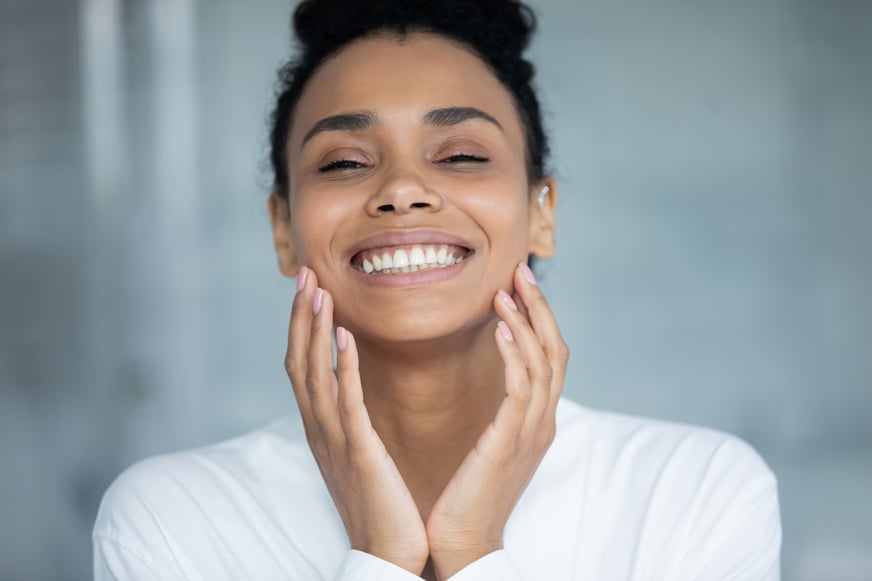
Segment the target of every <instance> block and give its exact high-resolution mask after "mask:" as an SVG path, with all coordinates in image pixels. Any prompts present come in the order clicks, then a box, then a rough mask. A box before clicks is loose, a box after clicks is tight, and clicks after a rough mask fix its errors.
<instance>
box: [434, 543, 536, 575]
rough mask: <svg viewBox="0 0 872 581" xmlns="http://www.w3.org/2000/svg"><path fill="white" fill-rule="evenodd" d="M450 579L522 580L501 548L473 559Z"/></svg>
mask: <svg viewBox="0 0 872 581" xmlns="http://www.w3.org/2000/svg"><path fill="white" fill-rule="evenodd" d="M448 581H521V576H520V574H519V573H518V571H517V569H515V566H514V565H513V564H512V562H511V561H510V560H509V557H508V555H507V554H506V551H505V550H504V549H501V550H499V551H494V552H493V553H489V554H487V555H485V556H484V557H482V558H481V559H478V560H477V561H473V562H472V563H470V564H469V565H467V566H466V567H464V568H463V569H461V570H460V571H458V572H457V573H455V574H454V575H453V576H451V577H450V578H449V579H448Z"/></svg>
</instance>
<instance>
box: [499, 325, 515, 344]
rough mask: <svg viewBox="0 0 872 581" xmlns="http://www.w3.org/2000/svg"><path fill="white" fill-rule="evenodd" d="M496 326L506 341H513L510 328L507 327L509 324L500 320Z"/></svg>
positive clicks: (513, 337)
mask: <svg viewBox="0 0 872 581" xmlns="http://www.w3.org/2000/svg"><path fill="white" fill-rule="evenodd" d="M497 328H498V329H499V330H500V333H501V334H502V336H503V339H505V340H506V341H514V340H515V336H514V335H512V330H511V329H509V326H508V325H506V322H505V321H500V322H499V323H497Z"/></svg>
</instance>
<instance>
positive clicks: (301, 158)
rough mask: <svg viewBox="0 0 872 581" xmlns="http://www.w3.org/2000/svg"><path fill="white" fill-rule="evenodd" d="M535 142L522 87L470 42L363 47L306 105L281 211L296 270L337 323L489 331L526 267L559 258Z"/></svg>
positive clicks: (283, 249) (346, 55)
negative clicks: (518, 269) (514, 94)
mask: <svg viewBox="0 0 872 581" xmlns="http://www.w3.org/2000/svg"><path fill="white" fill-rule="evenodd" d="M525 151H526V150H525V143H524V133H523V130H522V127H521V121H520V118H519V116H518V113H517V110H516V109H515V107H514V105H513V102H512V99H511V96H510V94H509V93H508V91H507V90H506V89H505V88H504V87H503V86H502V84H501V83H500V82H499V80H498V79H497V78H496V77H495V76H494V75H493V73H492V72H491V71H490V70H489V69H488V68H487V67H486V66H485V64H484V63H483V62H482V61H481V60H480V59H479V58H478V57H477V56H475V55H474V54H473V53H472V52H470V51H469V50H467V49H466V48H464V47H463V46H462V45H460V44H458V43H455V42H452V41H450V40H447V39H445V38H443V37H439V36H435V35H430V34H423V33H415V34H410V35H408V36H406V37H404V38H403V39H399V38H396V37H393V36H376V37H370V38H366V39H362V40H358V41H356V42H354V43H352V44H351V45H349V46H348V47H346V48H345V49H343V50H342V51H341V52H340V53H338V55H337V56H336V57H335V58H333V59H331V60H328V61H326V62H325V63H323V64H322V65H321V67H320V68H319V69H318V70H317V71H316V72H315V74H314V75H313V76H312V78H311V79H310V80H309V82H308V83H307V85H306V88H305V90H304V92H303V94H302V96H301V98H300V101H299V103H298V104H297V107H296V110H295V114H294V117H293V123H292V129H291V134H290V136H289V138H288V167H289V174H290V191H289V208H285V207H283V205H284V203H283V201H282V200H281V199H280V198H278V197H277V196H273V198H272V199H271V206H270V207H271V213H272V217H273V228H274V231H275V240H276V249H277V252H278V254H279V263H280V265H281V267H282V270H283V272H284V273H285V274H287V275H289V276H291V275H293V274H295V272H296V269H297V267H298V265H305V266H307V267H309V268H311V269H312V270H314V271H315V273H316V274H317V275H318V278H319V281H320V285H321V286H322V287H324V288H325V289H327V290H329V291H330V292H331V294H332V295H333V297H334V301H335V305H336V313H335V320H336V322H337V324H341V325H344V326H346V327H348V328H349V329H350V330H351V331H352V332H354V333H355V335H357V336H358V337H360V338H362V339H367V338H369V339H377V340H383V341H399V340H402V341H410V340H424V339H434V338H439V337H445V336H450V335H451V334H453V333H457V332H463V331H464V330H470V329H474V328H476V327H481V326H482V325H486V324H488V323H490V322H491V321H492V320H493V317H494V316H495V315H494V314H493V312H492V308H491V305H492V301H493V297H494V294H495V293H496V292H497V290H498V289H500V288H503V289H507V290H510V289H511V280H512V273H513V271H514V268H515V266H516V265H517V264H518V262H520V261H522V260H525V259H526V257H527V255H528V254H529V253H532V254H535V255H538V256H548V255H550V254H551V253H552V252H553V243H552V241H551V240H552V231H553V209H554V204H553V202H554V193H555V185H554V183H553V182H552V181H551V180H550V179H547V180H542V181H539V182H537V183H535V184H532V185H531V184H530V183H529V181H528V178H527V173H526V163H525V160H526V155H525ZM546 184H547V185H548V186H549V189H550V190H551V194H550V196H549V197H548V198H546V203H545V204H544V206H540V205H539V204H538V203H537V198H538V194H539V190H540V188H541V187H542V186H543V185H546ZM288 210H289V216H290V217H289V218H288Z"/></svg>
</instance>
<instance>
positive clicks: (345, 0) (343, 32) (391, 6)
mask: <svg viewBox="0 0 872 581" xmlns="http://www.w3.org/2000/svg"><path fill="white" fill-rule="evenodd" d="M373 21H378V22H381V23H383V25H384V28H392V29H395V30H402V31H405V30H414V29H415V28H416V27H417V26H416V25H419V26H420V27H421V28H424V29H426V28H429V27H431V26H432V23H440V22H445V23H446V24H449V23H450V26H438V25H437V26H436V28H437V29H440V28H444V29H449V30H450V29H455V30H457V31H458V32H459V33H460V34H458V39H459V40H462V41H463V40H465V39H466V38H467V37H468V36H470V35H476V36H479V37H485V38H487V39H488V40H490V41H491V42H494V43H496V44H498V45H499V46H501V47H502V50H505V51H508V52H511V53H514V54H521V53H523V51H524V50H525V49H526V48H527V46H528V45H529V43H530V39H531V38H532V35H533V32H534V30H535V28H536V17H535V15H534V14H533V11H532V10H530V8H529V7H527V6H525V5H524V4H522V3H521V2H518V1H517V0H441V1H435V2H434V1H433V0H304V1H303V2H301V3H300V4H299V6H297V9H296V10H295V11H294V17H293V28H294V33H295V35H296V37H297V39H298V40H299V42H300V43H301V44H302V45H303V47H305V48H306V49H309V50H312V51H314V52H321V50H319V49H323V48H325V47H333V46H336V45H337V44H341V43H343V42H344V41H345V40H346V39H350V38H355V37H358V36H360V33H361V31H363V30H369V29H370V28H371V23H372V22H373Z"/></svg>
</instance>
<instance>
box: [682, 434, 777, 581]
mask: <svg viewBox="0 0 872 581" xmlns="http://www.w3.org/2000/svg"><path fill="white" fill-rule="evenodd" d="M719 452H722V453H721V454H719V457H718V458H716V459H715V461H714V464H715V465H718V464H719V465H720V467H721V468H722V469H715V470H713V471H712V472H713V473H712V476H715V478H711V479H710V482H711V483H712V488H711V489H710V490H709V491H708V494H707V495H706V497H707V502H706V503H705V508H704V510H702V511H701V512H700V513H699V514H698V515H697V518H696V520H695V523H694V527H693V530H692V534H691V535H689V538H688V541H687V546H686V549H687V551H686V553H685V555H686V559H685V563H684V565H685V566H684V567H683V569H684V571H683V573H684V574H682V575H681V576H680V578H682V579H691V580H693V581H704V580H709V579H731V580H735V581H778V580H779V579H780V578H781V574H780V553H781V519H780V516H779V509H778V491H777V482H776V479H775V475H774V474H773V473H772V471H771V470H770V469H769V467H768V466H767V465H766V464H765V462H764V461H763V460H762V459H761V458H760V457H759V456H758V455H757V453H756V452H755V451H754V450H753V448H751V447H750V446H749V445H748V444H746V443H745V442H742V441H739V440H734V441H732V442H729V443H728V445H727V446H725V447H724V448H723V449H722V450H720V451H719Z"/></svg>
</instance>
